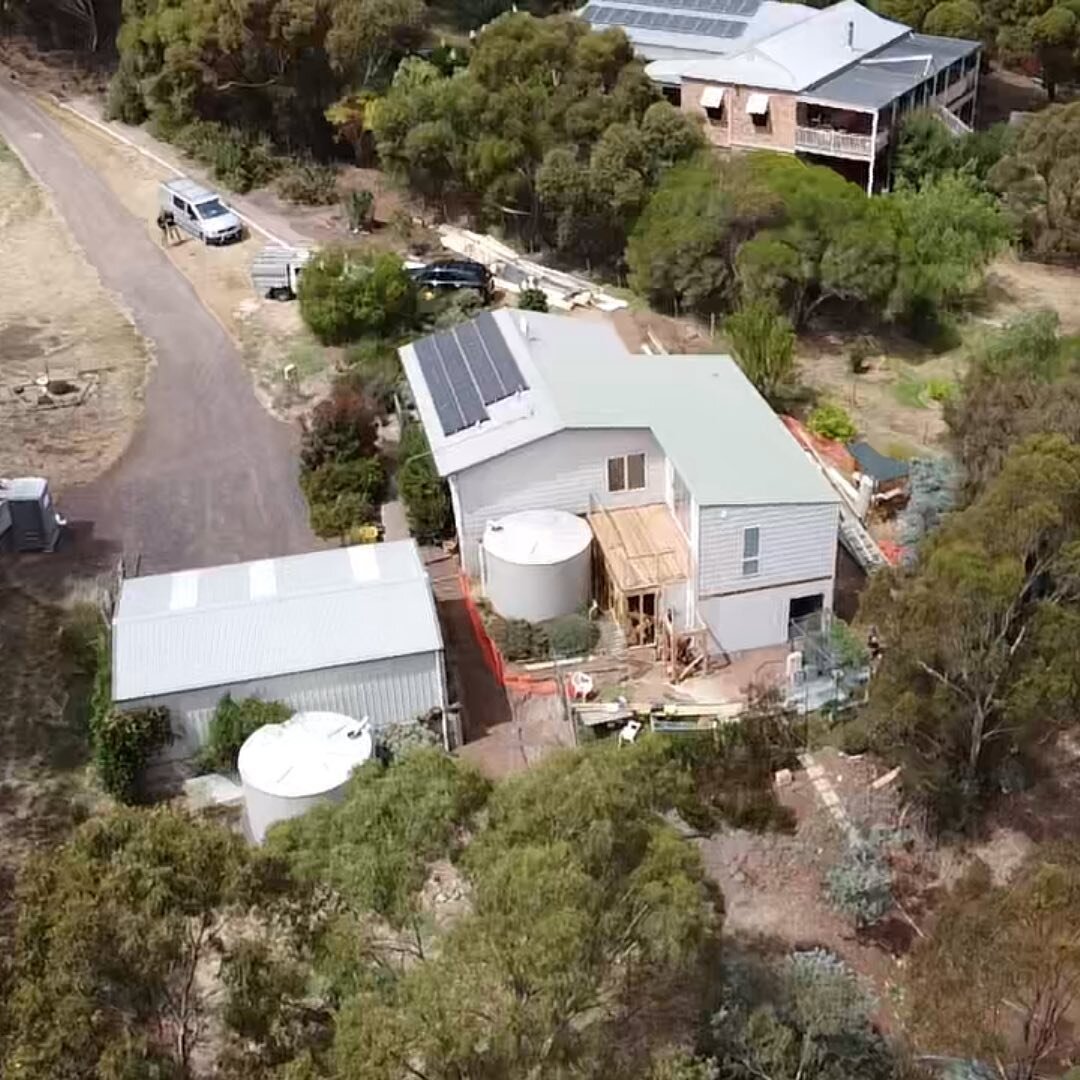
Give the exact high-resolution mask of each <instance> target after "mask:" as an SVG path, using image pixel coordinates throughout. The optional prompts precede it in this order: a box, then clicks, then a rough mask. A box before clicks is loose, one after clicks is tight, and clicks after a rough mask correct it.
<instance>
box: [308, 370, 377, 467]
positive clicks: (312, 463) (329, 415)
mask: <svg viewBox="0 0 1080 1080" xmlns="http://www.w3.org/2000/svg"><path fill="white" fill-rule="evenodd" d="M377 440H378V425H377V423H376V418H375V408H374V406H373V405H372V403H371V401H370V400H369V399H368V397H367V396H366V395H364V394H362V393H360V392H359V391H358V390H355V389H350V388H349V386H348V385H347V384H346V383H342V382H339V383H335V384H334V388H333V389H332V390H331V392H330V396H329V397H328V398H327V399H326V400H325V401H320V402H319V404H318V405H316V406H315V408H314V409H313V410H312V411H311V417H310V419H309V420H308V421H307V423H306V424H305V427H304V435H303V440H302V442H301V447H300V464H301V468H302V469H304V470H305V471H309V472H310V471H314V470H316V469H319V468H321V467H322V466H323V465H328V464H340V463H342V462H348V461H359V460H361V459H364V458H371V457H374V456H375V452H376V443H377Z"/></svg>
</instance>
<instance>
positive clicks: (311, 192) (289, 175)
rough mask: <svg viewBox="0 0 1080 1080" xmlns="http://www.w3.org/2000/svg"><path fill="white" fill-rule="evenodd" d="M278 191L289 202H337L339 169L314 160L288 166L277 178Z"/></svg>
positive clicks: (325, 203)
mask: <svg viewBox="0 0 1080 1080" xmlns="http://www.w3.org/2000/svg"><path fill="white" fill-rule="evenodd" d="M277 193H278V194H279V195H280V196H281V197H282V198H283V199H285V200H286V201H287V202H291V203H300V204H302V205H304V206H331V205H333V204H334V203H336V202H337V197H338V195H337V169H335V168H334V167H333V166H332V165H319V164H318V163H317V162H314V161H299V162H296V163H295V164H293V165H290V166H288V168H286V170H285V171H284V172H283V173H282V174H281V175H280V176H279V177H278V179H277Z"/></svg>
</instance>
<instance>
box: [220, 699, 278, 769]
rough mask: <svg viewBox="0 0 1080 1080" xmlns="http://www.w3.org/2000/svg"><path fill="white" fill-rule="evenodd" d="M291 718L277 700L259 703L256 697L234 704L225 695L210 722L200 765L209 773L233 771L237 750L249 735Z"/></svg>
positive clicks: (238, 750)
mask: <svg viewBox="0 0 1080 1080" xmlns="http://www.w3.org/2000/svg"><path fill="white" fill-rule="evenodd" d="M291 715H292V709H290V708H289V706H288V705H284V704H282V703H281V702H280V701H260V700H259V699H258V698H242V699H241V700H240V701H234V700H233V699H232V697H231V695H229V694H226V695H225V696H224V697H223V698H222V699H221V700H220V701H219V702H218V706H217V708H216V709H215V710H214V715H213V717H212V718H211V720H210V730H209V732H208V734H207V739H206V746H204V747H203V750H202V753H201V754H200V755H199V764H200V765H201V766H202V768H204V769H206V770H208V771H211V772H235V771H236V759H237V756H238V755H239V753H240V747H241V746H243V745H244V742H245V740H246V739H247V738H248V736H249V735H251V733H252V732H254V731H258V730H259V728H261V727H264V726H265V725H266V724H282V723H284V722H285V721H286V720H288V719H289V717H290V716H291Z"/></svg>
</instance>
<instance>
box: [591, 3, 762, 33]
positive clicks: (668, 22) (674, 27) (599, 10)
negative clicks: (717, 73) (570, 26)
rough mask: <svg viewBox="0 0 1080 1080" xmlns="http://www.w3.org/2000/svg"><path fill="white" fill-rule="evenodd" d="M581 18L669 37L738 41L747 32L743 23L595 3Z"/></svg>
mask: <svg viewBox="0 0 1080 1080" xmlns="http://www.w3.org/2000/svg"><path fill="white" fill-rule="evenodd" d="M631 2H633V0H631ZM581 15H582V18H584V19H586V20H587V21H588V22H590V23H593V24H594V25H597V26H625V27H627V28H630V29H637V30H660V31H664V32H666V33H669V34H698V35H701V36H703V37H719V38H737V37H741V36H742V34H743V33H744V31H745V30H746V23H742V22H735V21H734V20H733V19H706V18H702V17H701V16H699V15H675V14H672V13H670V12H667V11H644V10H642V11H633V10H632V9H630V8H620V7H600V6H599V5H597V4H589V6H588V7H586V8H585V10H584V11H583V12H582V13H581Z"/></svg>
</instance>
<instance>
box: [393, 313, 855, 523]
mask: <svg viewBox="0 0 1080 1080" xmlns="http://www.w3.org/2000/svg"><path fill="white" fill-rule="evenodd" d="M495 322H496V324H497V326H498V327H499V330H500V332H501V333H502V336H503V338H504V340H505V341H506V343H507V345H508V347H509V348H510V351H511V353H512V354H513V356H514V359H515V360H516V361H517V364H518V366H519V368H520V369H521V372H522V374H523V375H524V377H525V382H526V383H527V384H528V389H527V390H525V391H523V392H522V393H521V394H519V395H517V396H515V397H514V398H509V399H507V400H506V401H501V402H496V403H494V404H493V405H489V406H488V410H487V411H488V414H489V417H490V418H489V419H488V420H485V421H483V422H482V423H480V424H477V425H475V426H474V427H471V428H466V429H465V430H464V431H459V432H457V433H455V434H453V435H450V436H446V435H444V434H443V431H442V427H441V425H440V423H439V419H438V415H437V412H436V410H435V407H434V402H433V400H432V397H431V393H430V391H429V389H428V387H427V384H426V381H425V379H424V376H423V373H422V371H421V369H420V365H419V363H418V361H417V358H416V353H415V350H414V349H413V347H412V346H411V345H407V346H405V347H404V348H403V349H402V350H401V359H402V364H403V366H404V368H405V373H406V375H407V376H408V379H409V384H410V386H411V388H412V391H413V396H414V397H415V399H416V403H417V407H418V409H419V411H420V415H421V418H422V420H423V422H424V426H425V429H426V430H427V433H428V439H429V442H430V445H431V450H432V454H433V456H434V458H435V463H436V465H437V466H438V469H439V472H440V473H441V474H442V475H443V476H448V475H451V474H453V473H458V472H461V471H463V470H464V469H468V468H470V467H472V466H474V465H476V464H478V463H480V462H482V461H488V460H491V459H493V458H497V457H500V456H501V455H503V454H505V453H508V452H509V451H511V450H514V449H516V448H517V447H520V446H525V445H527V444H529V443H533V442H536V441H537V440H539V439H543V438H546V437H547V436H549V435H552V434H554V433H556V432H558V431H562V430H564V429H590V428H592V429H611V428H641V429H648V430H651V431H652V433H653V435H654V436H655V437H656V439H657V441H658V442H659V443H660V445H661V446H662V447H663V450H664V453H665V454H666V455H667V456H668V457H669V458H670V459H671V461H672V463H673V464H674V466H675V467H676V468H677V469H678V471H679V474H680V476H681V477H682V479H683V481H684V483H685V484H686V486H687V487H688V488H689V489H690V491H691V492H693V494H694V497H695V498H696V499H697V501H698V503H699V505H702V506H717V505H720V506H722V505H737V504H744V505H751V504H767V503H827V502H828V503H831V502H835V501H836V500H837V496H836V493H835V492H834V491H833V490H832V488H831V487H830V486H829V484H828V483H827V481H826V480H825V479H824V478H823V477H822V475H821V473H820V472H819V470H818V469H817V468H816V467H815V466H814V465H812V464H811V463H810V462H809V461H808V460H807V457H806V455H805V453H804V452H803V451H802V450H801V449H800V448H799V446H798V444H797V443H796V442H795V440H794V439H793V438H792V437H791V435H790V434H789V433H788V431H787V430H786V429H785V428H784V426H783V424H782V423H781V422H780V420H779V418H778V417H777V416H776V414H775V413H774V412H773V411H772V409H771V408H769V406H768V404H767V403H766V402H765V400H764V399H763V398H762V397H761V395H760V394H758V392H757V391H756V390H755V389H754V387H753V386H752V384H751V383H750V382H749V380H748V379H747V378H746V376H744V375H743V373H742V371H741V370H740V369H739V367H738V365H737V364H736V363H735V362H734V361H733V360H732V359H731V358H730V357H728V356H667V355H664V356H644V355H637V354H634V353H630V352H628V351H627V349H626V346H625V345H624V344H623V342H622V340H621V339H620V337H619V335H618V333H617V332H616V331H615V328H614V326H613V325H612V324H611V323H610V322H608V321H599V320H596V321H594V320H587V319H579V318H572V317H568V316H564V315H539V314H536V313H532V312H530V313H529V314H528V315H527V316H525V317H524V319H523V318H522V317H521V315H520V314H517V313H514V312H510V311H507V310H502V311H497V312H495Z"/></svg>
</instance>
